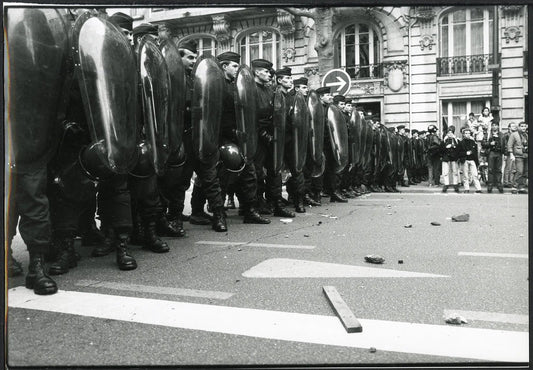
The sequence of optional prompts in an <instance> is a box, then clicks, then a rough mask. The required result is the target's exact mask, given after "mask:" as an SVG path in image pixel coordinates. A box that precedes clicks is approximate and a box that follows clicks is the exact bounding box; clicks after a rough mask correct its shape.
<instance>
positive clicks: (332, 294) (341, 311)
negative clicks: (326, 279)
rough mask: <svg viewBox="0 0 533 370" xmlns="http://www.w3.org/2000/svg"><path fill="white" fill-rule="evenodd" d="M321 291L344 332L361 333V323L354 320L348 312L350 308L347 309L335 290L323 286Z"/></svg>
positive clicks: (353, 316)
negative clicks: (342, 326)
mask: <svg viewBox="0 0 533 370" xmlns="http://www.w3.org/2000/svg"><path fill="white" fill-rule="evenodd" d="M322 289H323V290H324V293H325V294H326V297H327V298H328V300H329V303H331V306H332V307H333V309H334V310H335V313H336V314H337V316H339V318H340V320H341V322H342V325H344V328H345V329H346V331H347V332H348V333H361V332H362V331H363V327H362V326H361V323H360V322H359V321H358V320H357V319H356V318H355V315H354V314H353V313H352V311H350V308H348V305H347V304H346V302H344V300H343V299H342V297H341V295H340V294H339V292H337V289H335V287H333V286H324V287H322Z"/></svg>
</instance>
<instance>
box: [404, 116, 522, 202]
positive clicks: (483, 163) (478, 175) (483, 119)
mask: <svg viewBox="0 0 533 370" xmlns="http://www.w3.org/2000/svg"><path fill="white" fill-rule="evenodd" d="M503 130H505V131H503ZM404 131H408V130H404V129H403V127H402V130H401V131H400V132H399V133H400V134H403V132H404ZM444 131H445V132H444V133H443V137H442V138H441V137H440V135H439V134H438V128H437V127H436V126H435V125H430V126H429V127H428V131H427V132H426V131H421V132H419V131H417V130H411V132H410V133H411V139H413V138H414V139H415V140H422V141H423V143H424V145H423V146H424V153H425V163H426V166H427V172H425V171H424V172H425V173H423V174H422V176H421V179H422V180H425V179H427V180H428V182H429V185H430V186H440V185H442V186H443V188H442V191H443V192H447V191H448V189H449V188H450V187H452V188H453V189H454V190H455V191H456V192H460V189H459V187H460V186H461V185H462V186H463V187H464V192H465V193H469V192H470V186H471V185H473V186H474V189H475V192H476V193H482V192H483V191H482V187H481V184H482V183H485V184H486V185H487V192H488V193H492V191H493V189H495V188H496V189H497V190H498V191H499V192H500V193H503V192H504V188H510V189H511V192H512V193H513V194H516V193H520V194H527V192H528V191H527V187H528V124H527V122H524V121H522V122H519V123H516V122H509V123H508V124H507V127H505V128H503V127H500V123H499V122H498V120H495V119H493V116H492V114H491V113H490V109H489V108H488V107H485V108H483V111H482V113H481V114H480V115H479V117H476V115H475V114H474V113H470V114H469V118H468V120H467V121H466V123H464V124H463V125H462V127H461V128H460V129H459V130H457V128H456V127H455V126H449V127H445V128H444ZM456 131H459V132H456ZM407 175H408V177H409V178H411V177H412V176H410V174H409V170H408V173H407ZM414 177H415V178H416V176H414ZM418 182H420V179H418V181H416V180H415V181H414V182H412V181H411V179H410V181H409V184H416V183H418Z"/></svg>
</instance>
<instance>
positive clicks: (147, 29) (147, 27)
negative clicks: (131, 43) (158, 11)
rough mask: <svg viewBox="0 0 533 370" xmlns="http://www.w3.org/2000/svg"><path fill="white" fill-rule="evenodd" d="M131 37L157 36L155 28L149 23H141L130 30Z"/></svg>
mask: <svg viewBox="0 0 533 370" xmlns="http://www.w3.org/2000/svg"><path fill="white" fill-rule="evenodd" d="M132 33H133V36H138V35H145V34H151V35H157V27H156V26H154V25H153V24H150V23H142V24H140V25H138V26H137V27H135V28H134V29H133V30H132Z"/></svg>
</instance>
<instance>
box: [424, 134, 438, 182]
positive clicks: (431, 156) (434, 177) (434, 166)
mask: <svg viewBox="0 0 533 370" xmlns="http://www.w3.org/2000/svg"><path fill="white" fill-rule="evenodd" d="M437 131H438V128H437V126H435V125H429V126H428V133H429V135H428V136H427V138H426V140H427V149H426V151H427V156H426V157H427V166H428V181H429V186H433V185H437V186H438V185H440V174H441V171H442V170H441V168H440V166H441V160H440V154H441V142H442V140H441V139H440V137H439V135H438V134H437Z"/></svg>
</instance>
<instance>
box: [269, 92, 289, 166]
mask: <svg viewBox="0 0 533 370" xmlns="http://www.w3.org/2000/svg"><path fill="white" fill-rule="evenodd" d="M286 117H287V112H286V107H285V97H284V96H283V93H282V92H281V91H280V90H279V89H276V92H275V93H274V112H273V116H272V124H273V126H274V135H273V137H274V139H273V141H272V155H273V157H274V158H272V163H273V164H274V172H275V173H276V174H278V173H279V172H280V171H281V170H282V168H283V155H284V152H285V125H286V120H287V119H286Z"/></svg>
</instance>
